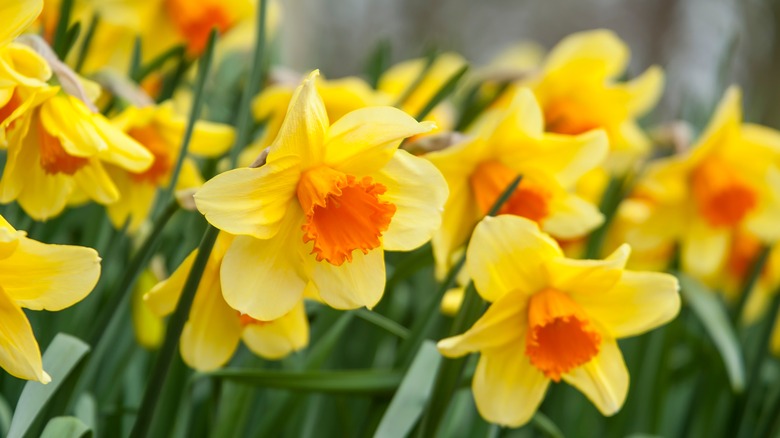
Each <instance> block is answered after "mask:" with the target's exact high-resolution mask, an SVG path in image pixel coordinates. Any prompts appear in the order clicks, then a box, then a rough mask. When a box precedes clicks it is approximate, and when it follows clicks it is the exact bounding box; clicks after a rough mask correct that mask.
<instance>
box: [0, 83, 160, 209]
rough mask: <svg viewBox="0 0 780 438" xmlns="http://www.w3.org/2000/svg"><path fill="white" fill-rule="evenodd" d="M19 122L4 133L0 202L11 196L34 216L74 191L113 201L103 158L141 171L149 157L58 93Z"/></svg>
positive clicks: (101, 119)
mask: <svg viewBox="0 0 780 438" xmlns="http://www.w3.org/2000/svg"><path fill="white" fill-rule="evenodd" d="M20 122H21V123H18V124H17V125H16V126H14V129H13V130H12V131H11V132H10V133H9V135H8V143H9V144H8V157H7V159H6V163H5V171H4V172H3V177H2V180H0V202H3V203H7V202H11V201H13V200H16V201H17V202H18V203H19V205H20V206H21V207H22V208H23V209H24V211H25V212H27V214H29V215H30V217H32V218H33V219H36V220H45V219H48V218H51V217H53V216H56V215H58V214H59V213H60V212H61V211H62V210H63V209H64V208H65V205H66V204H67V202H68V200H69V198H70V197H71V196H72V195H73V194H74V192H75V191H77V190H78V191H82V192H83V193H84V194H86V196H87V197H88V198H90V199H93V200H95V201H96V202H98V203H101V204H110V203H112V202H116V201H117V200H118V199H119V191H118V190H117V188H116V186H115V185H114V183H113V181H111V178H110V177H109V175H108V173H107V172H106V170H105V167H104V165H103V162H104V161H105V162H108V163H113V164H116V165H118V166H121V167H123V168H125V169H128V170H132V171H135V172H142V171H144V170H146V169H147V168H149V166H150V165H151V163H152V160H153V157H152V154H150V153H149V152H148V151H147V150H146V149H144V147H143V146H141V145H140V144H138V143H137V142H136V141H135V140H133V139H132V138H130V137H129V136H127V135H126V134H124V133H123V132H121V131H120V130H119V129H117V128H115V127H114V126H112V125H111V124H110V123H109V121H108V119H106V118H105V117H104V116H103V115H101V114H99V113H93V112H92V111H91V110H90V109H89V108H88V107H87V106H86V104H85V103H84V102H82V101H81V100H79V99H78V98H76V97H74V96H71V95H67V94H65V93H62V92H58V93H57V94H55V95H54V96H52V97H51V98H49V99H46V100H44V101H43V102H42V103H41V104H40V105H39V106H38V107H37V108H35V109H33V110H32V112H31V114H30V117H27V118H24V119H22V120H21V121H20Z"/></svg>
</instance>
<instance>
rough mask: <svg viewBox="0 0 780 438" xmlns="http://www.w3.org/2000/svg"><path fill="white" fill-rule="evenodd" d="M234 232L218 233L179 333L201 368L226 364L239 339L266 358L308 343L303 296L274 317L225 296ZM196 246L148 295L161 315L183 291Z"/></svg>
mask: <svg viewBox="0 0 780 438" xmlns="http://www.w3.org/2000/svg"><path fill="white" fill-rule="evenodd" d="M232 241H233V236H231V235H229V234H227V233H220V234H219V236H218V237H217V241H216V243H215V245H214V249H213V250H212V252H211V255H210V256H209V260H208V262H207V264H206V268H205V269H204V271H203V277H202V278H201V281H200V284H199V285H198V290H197V291H196V292H195V300H194V302H193V304H192V309H191V310H190V315H189V320H188V321H187V323H186V325H185V326H184V331H183V332H182V335H181V346H180V349H181V355H182V358H183V359H184V362H185V363H186V364H187V365H189V366H191V367H192V368H195V369H196V370H199V371H210V370H214V369H216V368H219V367H221V366H223V365H225V364H226V363H227V362H228V361H229V360H230V358H231V357H232V356H233V353H234V352H235V351H236V348H237V347H238V342H239V340H243V341H244V343H245V344H246V345H247V347H249V349H250V350H252V351H253V352H254V353H256V354H258V355H260V356H262V357H264V358H266V359H281V358H283V357H285V356H287V355H288V354H290V353H291V352H293V351H297V350H300V349H302V348H304V347H306V345H308V343H309V321H308V319H307V318H306V312H304V308H303V300H302V299H301V300H299V302H298V303H296V304H295V305H294V306H293V308H292V309H291V310H290V312H289V313H287V314H285V315H282V316H280V317H279V318H277V319H275V320H273V321H257V320H255V319H253V318H251V317H250V316H248V315H246V314H242V313H241V312H239V311H237V310H234V309H233V308H231V307H230V306H229V305H228V304H227V303H226V302H225V300H224V299H223V298H222V288H221V287H220V280H219V272H220V266H221V265H222V263H223V259H224V256H225V252H226V251H227V249H228V247H229V246H230V244H231V242H232ZM197 254H198V250H195V251H193V252H192V253H190V255H189V256H187V258H186V259H185V260H184V261H183V262H182V264H181V265H180V266H179V267H178V268H177V269H176V271H175V272H174V273H173V275H171V276H170V278H168V279H167V280H165V281H163V282H161V283H158V284H157V285H156V286H155V287H154V288H152V290H151V291H150V292H149V293H148V294H147V295H146V296H145V298H144V299H145V300H146V303H147V304H148V306H149V308H150V309H151V310H152V311H153V312H154V313H156V314H157V315H159V316H163V315H167V314H169V313H172V312H173V311H174V309H175V308H176V305H177V303H178V301H179V297H180V296H181V292H182V290H183V288H184V283H185V282H186V281H187V276H188V275H189V273H190V270H191V269H192V263H193V262H194V261H195V257H196V256H197Z"/></svg>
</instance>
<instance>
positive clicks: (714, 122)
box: [691, 85, 742, 162]
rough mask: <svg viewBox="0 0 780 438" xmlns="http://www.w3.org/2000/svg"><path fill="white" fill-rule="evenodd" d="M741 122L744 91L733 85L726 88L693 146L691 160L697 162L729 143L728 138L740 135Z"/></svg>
mask: <svg viewBox="0 0 780 438" xmlns="http://www.w3.org/2000/svg"><path fill="white" fill-rule="evenodd" d="M741 122H742V91H741V90H740V89H739V87H737V86H735V85H732V86H731V87H729V88H728V89H727V90H726V93H725V94H724V95H723V98H722V99H721V100H720V103H719V104H718V107H717V108H716V109H715V113H714V114H713V116H712V118H711V119H710V122H709V123H708V124H707V127H706V128H705V130H704V131H703V132H702V134H701V135H700V136H699V139H698V140H697V142H696V144H695V145H694V146H693V147H692V149H691V151H692V153H691V160H692V161H694V162H697V161H698V160H700V159H702V158H703V157H705V156H707V155H709V154H710V153H712V152H716V151H717V150H718V149H720V148H723V147H724V145H728V144H729V143H730V142H729V141H728V140H729V139H730V138H733V136H736V135H738V133H739V129H740V123H741Z"/></svg>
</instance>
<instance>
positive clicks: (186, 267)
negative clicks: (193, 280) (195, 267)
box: [144, 249, 198, 316]
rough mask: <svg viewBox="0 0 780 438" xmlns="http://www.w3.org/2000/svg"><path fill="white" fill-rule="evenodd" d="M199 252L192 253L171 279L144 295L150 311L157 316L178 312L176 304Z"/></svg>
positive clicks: (158, 284)
mask: <svg viewBox="0 0 780 438" xmlns="http://www.w3.org/2000/svg"><path fill="white" fill-rule="evenodd" d="M197 255H198V250H197V249H196V250H194V251H192V252H191V253H190V254H189V255H188V256H187V258H185V259H184V261H182V262H181V264H180V265H179V267H178V268H176V270H175V271H173V274H171V276H170V277H168V278H167V279H166V280H163V281H161V282H159V283H157V284H156V285H155V286H154V287H153V288H152V290H150V291H149V292H148V293H147V294H146V295H144V301H145V302H146V305H147V306H149V309H150V310H151V311H152V312H153V313H154V314H155V315H157V316H165V315H168V314H171V313H173V311H174V310H176V303H178V302H179V297H180V296H181V292H182V290H184V283H186V282H187V276H189V275H190V270H191V269H192V263H193V262H195V257H196V256H197Z"/></svg>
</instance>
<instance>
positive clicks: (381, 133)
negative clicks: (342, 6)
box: [195, 71, 447, 321]
mask: <svg viewBox="0 0 780 438" xmlns="http://www.w3.org/2000/svg"><path fill="white" fill-rule="evenodd" d="M316 76H317V72H316V71H315V72H313V73H312V74H311V75H310V76H309V78H308V79H306V80H305V81H304V82H303V84H302V85H301V86H300V87H299V88H298V89H297V90H296V92H295V95H294V96H293V98H292V101H291V103H290V108H289V110H288V113H287V116H286V118H285V120H284V122H283V123H282V127H281V128H280V130H279V135H278V136H277V138H276V140H275V141H274V143H273V144H272V145H271V146H270V150H269V153H268V156H267V160H266V163H265V165H263V166H262V167H259V168H240V169H234V170H231V171H228V172H225V173H223V174H220V175H217V176H216V177H215V178H213V179H212V180H210V181H207V182H206V184H204V185H203V188H201V189H200V190H199V191H198V192H197V193H196V194H195V203H196V205H197V207H198V210H200V211H201V213H203V214H204V215H205V216H206V219H207V220H208V221H209V222H210V223H211V224H212V225H214V226H215V227H217V228H219V229H221V230H224V231H226V232H229V233H231V234H235V235H237V236H236V238H235V240H234V241H233V243H232V245H231V246H230V248H229V249H228V250H227V254H225V260H224V263H223V264H222V274H221V275H222V291H223V295H224V297H225V300H226V301H227V302H228V304H229V305H230V306H231V307H233V308H234V309H237V310H238V311H240V312H241V313H244V314H247V315H249V316H250V317H252V318H254V319H257V320H260V321H268V320H273V319H276V318H279V317H281V316H282V315H284V314H286V313H287V312H289V311H290V310H291V309H292V308H293V307H294V306H295V305H297V304H298V303H299V302H300V300H301V297H302V296H303V292H304V289H306V288H307V285H309V284H310V288H314V290H316V291H317V292H318V294H319V295H320V297H321V298H322V299H323V300H324V301H325V302H326V303H327V304H328V305H330V306H333V307H335V308H339V309H350V308H357V307H362V306H367V307H369V308H370V307H373V306H374V305H375V304H376V303H377V302H378V301H379V299H380V298H381V297H382V292H383V290H384V285H385V264H384V257H383V255H384V250H385V249H387V250H391V251H408V250H411V249H413V248H416V247H418V246H420V245H422V244H423V243H425V242H426V241H428V240H429V239H430V236H431V234H432V233H433V230H435V229H436V228H438V226H439V224H440V219H441V216H440V214H441V213H440V212H441V209H442V207H443V205H444V201H445V200H446V198H447V186H446V183H445V181H444V179H443V178H442V177H441V174H440V173H439V172H438V171H437V170H436V168H435V167H433V165H431V164H430V163H429V162H427V161H425V160H423V159H420V158H416V157H414V156H412V155H410V154H409V153H407V152H405V151H403V150H399V149H398V145H399V143H400V142H401V140H402V139H404V138H406V137H409V136H411V135H415V134H419V133H422V132H426V131H428V130H430V129H431V128H432V126H431V125H430V124H429V123H418V122H417V121H415V120H414V119H413V118H411V117H410V116H408V115H407V114H405V113H404V112H402V111H401V110H398V109H396V108H391V107H370V108H363V109H359V110H356V111H353V112H350V113H348V114H346V115H345V116H343V117H342V118H340V119H338V120H336V121H335V122H334V123H333V124H330V123H329V120H328V116H327V113H326V111H325V106H324V104H323V102H322V99H321V98H320V96H319V95H318V94H317V90H316V87H315V84H314V80H315V78H316Z"/></svg>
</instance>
